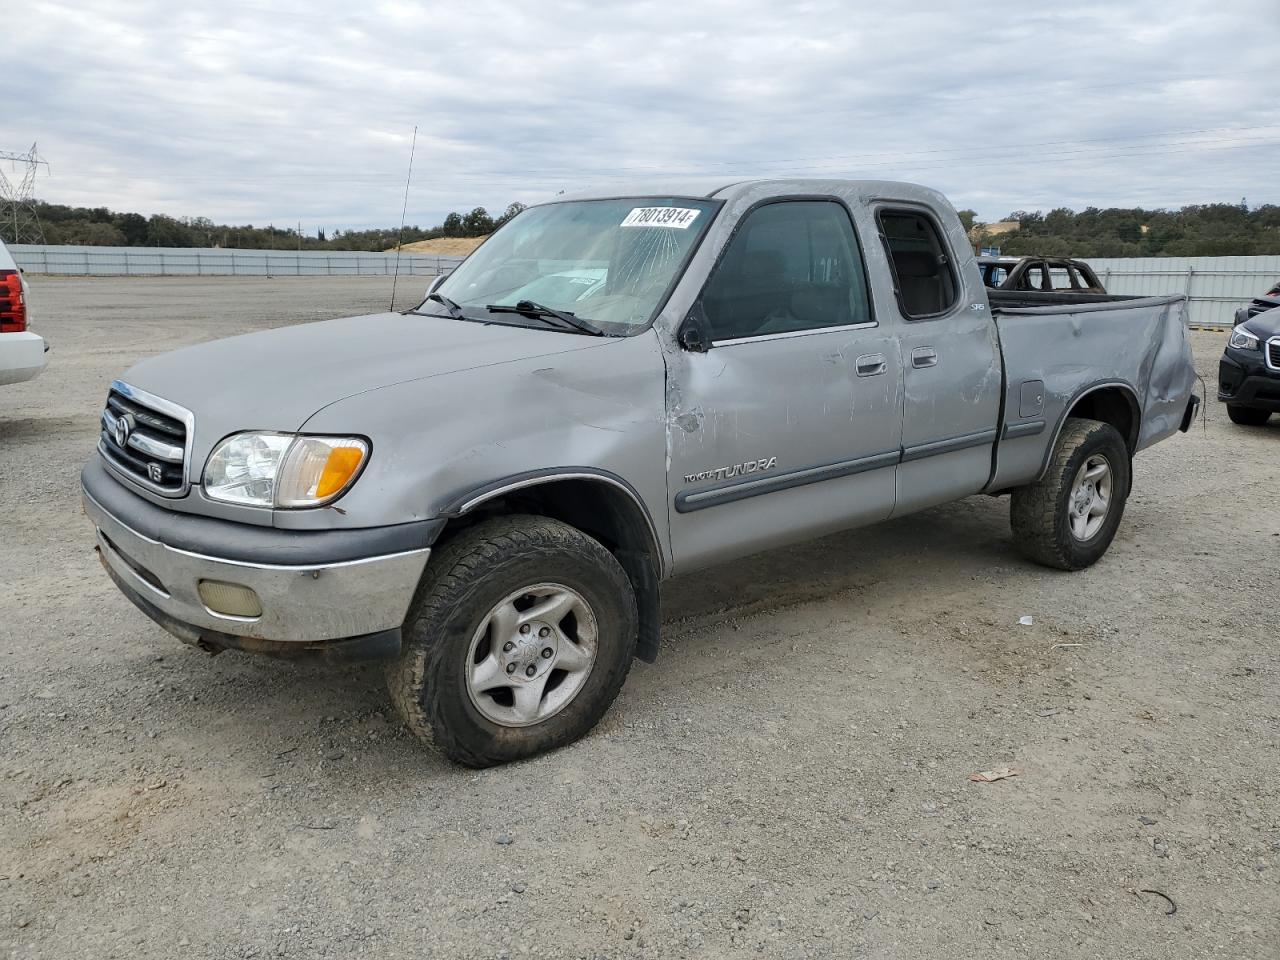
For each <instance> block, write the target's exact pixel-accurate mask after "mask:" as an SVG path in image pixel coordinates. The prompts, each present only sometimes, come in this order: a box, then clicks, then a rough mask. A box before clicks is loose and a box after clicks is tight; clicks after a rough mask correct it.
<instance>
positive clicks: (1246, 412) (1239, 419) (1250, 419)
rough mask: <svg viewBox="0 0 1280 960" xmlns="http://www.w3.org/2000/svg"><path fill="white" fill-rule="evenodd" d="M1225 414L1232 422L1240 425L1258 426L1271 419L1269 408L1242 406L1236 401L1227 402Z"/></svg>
mask: <svg viewBox="0 0 1280 960" xmlns="http://www.w3.org/2000/svg"><path fill="white" fill-rule="evenodd" d="M1227 416H1228V417H1230V418H1231V422H1232V423H1238V424H1240V426H1242V427H1260V426H1262V425H1263V424H1264V423H1266V422H1267V421H1268V420H1269V419H1271V411H1270V410H1259V409H1257V408H1256V407H1242V406H1240V404H1238V403H1228V404H1227Z"/></svg>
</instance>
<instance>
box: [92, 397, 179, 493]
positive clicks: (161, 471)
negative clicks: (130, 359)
mask: <svg viewBox="0 0 1280 960" xmlns="http://www.w3.org/2000/svg"><path fill="white" fill-rule="evenodd" d="M193 429H194V418H193V417H192V415H191V412H190V411H189V410H186V409H184V408H182V407H180V406H178V405H177V404H176V403H171V402H170V401H168V400H164V399H162V398H160V397H156V396H152V395H151V394H149V393H147V392H146V391H143V390H139V389H137V388H136V387H131V386H129V384H127V383H122V382H121V381H119V380H117V381H115V382H114V383H113V384H111V391H110V392H109V393H108V394H107V405H106V407H105V408H104V409H103V411H102V435H101V436H100V437H99V439H98V450H99V452H101V454H102V457H103V459H104V460H106V462H107V464H108V465H109V466H110V467H111V468H112V469H114V470H115V472H116V473H118V474H120V475H121V476H123V477H124V478H125V479H127V480H129V481H131V482H133V483H136V484H138V485H139V486H141V487H144V488H146V489H147V490H151V491H153V492H155V493H158V494H161V495H162V496H166V497H181V496H183V495H184V494H186V492H187V490H188V488H189V486H190V480H189V466H190V460H191V434H192V431H193Z"/></svg>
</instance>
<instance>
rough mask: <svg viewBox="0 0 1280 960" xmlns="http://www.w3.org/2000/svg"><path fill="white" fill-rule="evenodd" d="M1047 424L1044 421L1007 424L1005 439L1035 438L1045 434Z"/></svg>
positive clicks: (1005, 426)
mask: <svg viewBox="0 0 1280 960" xmlns="http://www.w3.org/2000/svg"><path fill="white" fill-rule="evenodd" d="M1044 428H1045V422H1044V421H1043V420H1027V421H1025V422H1023V423H1006V424H1005V425H1004V439H1005V440H1017V439H1018V438H1019V437H1034V436H1036V435H1037V434H1041V433H1044Z"/></svg>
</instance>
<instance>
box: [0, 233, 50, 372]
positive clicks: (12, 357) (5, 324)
mask: <svg viewBox="0 0 1280 960" xmlns="http://www.w3.org/2000/svg"><path fill="white" fill-rule="evenodd" d="M28 302H29V301H28V297H27V281H26V280H24V279H23V277H22V271H21V270H19V269H18V265H17V264H16V263H14V262H13V257H12V256H11V255H10V253H9V251H8V250H7V249H5V245H4V241H3V240H0V386H3V385H4V384H7V383H21V382H22V381H24V380H30V379H32V378H33V377H36V376H39V374H40V371H41V370H43V369H44V365H45V353H46V352H47V351H48V349H49V347H48V345H47V344H45V342H44V338H43V337H41V336H39V335H37V334H34V333H32V332H31V331H30V330H28V329H27V321H28V313H27V305H28Z"/></svg>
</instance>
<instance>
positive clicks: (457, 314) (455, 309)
mask: <svg viewBox="0 0 1280 960" xmlns="http://www.w3.org/2000/svg"><path fill="white" fill-rule="evenodd" d="M427 299H428V300H434V301H435V302H436V303H438V304H440V305H441V306H443V307H444V308H445V309H446V310H448V311H449V316H451V317H453V319H455V320H465V319H467V318H466V316H465V315H464V314H463V312H462V308H461V307H460V306H458V305H457V304H456V303H455V302H454V301H452V300H450V299H449V298H448V297H446V296H445V295H444V294H443V293H428V294H427Z"/></svg>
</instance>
